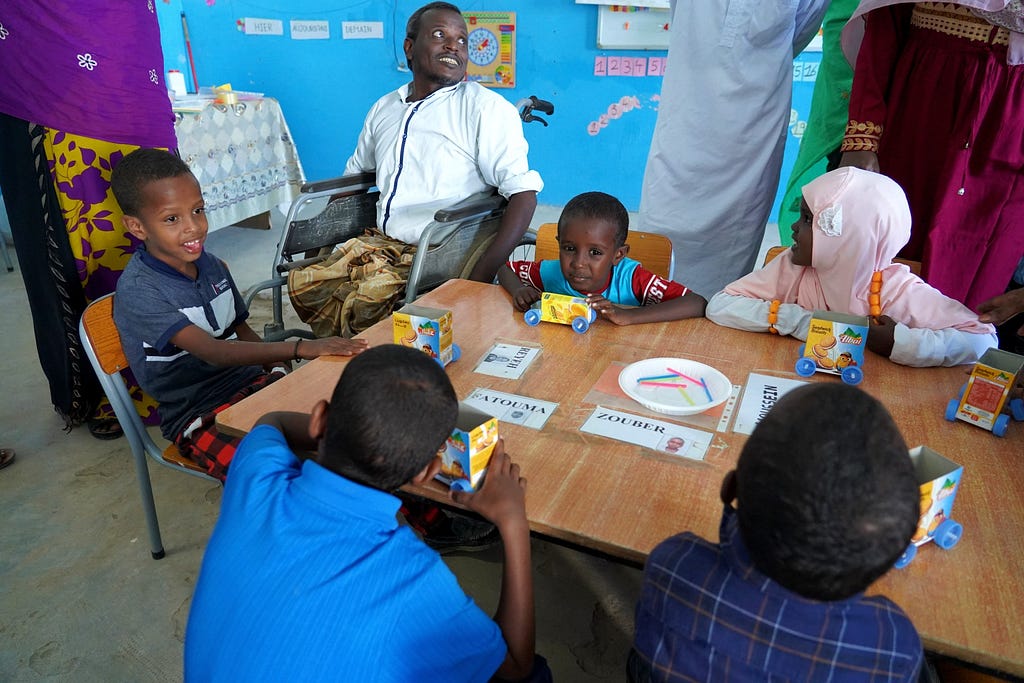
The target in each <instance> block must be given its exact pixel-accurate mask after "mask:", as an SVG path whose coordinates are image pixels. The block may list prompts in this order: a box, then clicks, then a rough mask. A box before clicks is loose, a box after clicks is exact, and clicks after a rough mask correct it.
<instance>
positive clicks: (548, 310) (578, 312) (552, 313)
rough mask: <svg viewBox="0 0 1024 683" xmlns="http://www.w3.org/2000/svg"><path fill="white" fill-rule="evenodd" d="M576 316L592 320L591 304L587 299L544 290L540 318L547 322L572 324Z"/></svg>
mask: <svg viewBox="0 0 1024 683" xmlns="http://www.w3.org/2000/svg"><path fill="white" fill-rule="evenodd" d="M576 318H584V319H586V320H588V321H589V320H590V306H588V305H587V300H586V299H584V298H582V297H578V296H569V295H568V294H553V293H551V292H544V293H543V294H542V295H541V298H540V319H541V320H543V321H545V322H552V323H561V324H563V325H572V321H573V320H575V319H576Z"/></svg>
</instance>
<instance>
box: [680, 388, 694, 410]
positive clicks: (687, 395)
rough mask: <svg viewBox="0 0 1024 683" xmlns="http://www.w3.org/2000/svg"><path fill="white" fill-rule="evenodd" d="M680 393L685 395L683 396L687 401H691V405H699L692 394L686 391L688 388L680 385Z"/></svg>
mask: <svg viewBox="0 0 1024 683" xmlns="http://www.w3.org/2000/svg"><path fill="white" fill-rule="evenodd" d="M679 393H680V394H682V395H683V398H685V399H686V402H687V403H689V404H690V405H691V406H692V405H697V404H696V403H694V402H693V399H692V398H690V395H689V394H688V393H686V389H683V388H682V387H680V388H679Z"/></svg>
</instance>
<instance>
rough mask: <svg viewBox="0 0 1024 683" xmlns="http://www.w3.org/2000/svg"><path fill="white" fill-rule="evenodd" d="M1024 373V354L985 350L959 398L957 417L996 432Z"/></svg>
mask: <svg viewBox="0 0 1024 683" xmlns="http://www.w3.org/2000/svg"><path fill="white" fill-rule="evenodd" d="M1022 372H1024V356H1019V355H1017V354H1015V353H1010V352H1009V351H1000V350H999V349H989V350H988V351H986V352H985V353H984V354H982V356H981V358H980V359H979V360H978V362H977V363H975V364H974V369H973V370H972V371H971V377H970V379H968V380H967V388H966V390H965V391H964V393H963V396H961V397H960V405H959V406H958V407H957V410H956V417H957V418H958V419H961V420H963V421H964V422H970V423H971V424H974V425H977V426H979V427H983V428H985V429H987V430H989V431H990V432H991V431H993V427H994V426H995V423H996V420H997V419H998V418H999V415H1000V413H1002V411H1003V406H1005V405H1006V402H1007V401H1008V400H1009V398H1010V391H1011V390H1012V389H1013V387H1014V384H1015V383H1016V381H1017V378H1018V377H1019V376H1020V375H1021V373H1022ZM947 416H948V415H947ZM950 419H952V418H950Z"/></svg>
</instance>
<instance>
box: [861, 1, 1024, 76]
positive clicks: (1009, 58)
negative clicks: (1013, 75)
mask: <svg viewBox="0 0 1024 683" xmlns="http://www.w3.org/2000/svg"><path fill="white" fill-rule="evenodd" d="M915 1H916V0H861V3H860V4H859V5H858V6H857V10H856V11H855V12H854V13H853V16H852V17H850V21H848V22H847V23H846V26H844V27H843V33H842V38H841V40H842V44H843V54H845V55H846V61H848V62H849V63H850V64H851V65H853V66H856V65H857V53H858V52H859V51H860V44H861V41H863V40H864V18H865V17H864V15H866V14H867V13H868V12H870V11H871V10H874V9H878V8H879V7H887V6H888V5H897V4H903V3H906V2H915ZM956 4H958V5H963V6H964V7H969V8H971V9H976V10H982V11H983V12H1002V11H1003V10H1004V9H1006V6H1007V5H1008V4H1010V0H956ZM1021 28H1024V26H1022V27H1021ZM1006 63H1007V64H1010V65H1011V66H1016V65H1018V64H1024V33H1022V32H1021V31H1020V30H1011V31H1010V46H1009V48H1008V49H1007V52H1006Z"/></svg>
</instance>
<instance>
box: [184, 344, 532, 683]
mask: <svg viewBox="0 0 1024 683" xmlns="http://www.w3.org/2000/svg"><path fill="white" fill-rule="evenodd" d="M457 415H458V400H457V398H456V396H455V391H454V390H453V389H452V385H451V383H450V382H449V380H448V377H447V375H445V373H444V370H443V369H442V368H441V366H440V365H438V364H437V363H436V362H435V361H433V360H431V359H430V358H429V357H428V356H427V355H426V354H424V353H422V352H420V351H417V350H415V349H409V348H405V347H402V346H396V345H391V344H389V345H385V346H378V347H375V348H372V349H369V350H368V351H366V352H364V353H362V354H360V355H359V356H357V357H356V358H355V359H353V360H352V361H351V362H350V363H349V364H348V366H347V367H346V368H345V370H344V372H343V373H342V375H341V378H340V380H339V381H338V384H337V386H336V387H335V389H334V393H333V395H332V397H331V401H330V403H329V404H328V403H327V402H326V401H320V402H319V403H318V404H317V405H316V406H314V408H313V410H312V414H310V415H305V414H298V413H270V414H268V415H265V416H264V417H263V418H261V419H260V420H259V421H258V422H257V425H256V427H255V428H254V429H253V430H252V432H251V433H250V434H249V435H248V436H246V437H245V439H243V441H242V443H241V445H240V446H239V448H238V452H237V454H236V456H235V461H234V464H233V465H232V469H231V477H230V478H229V479H228V481H227V483H226V484H225V487H224V498H223V501H222V503H221V511H220V518H219V519H218V521H217V525H216V527H215V528H214V531H213V536H212V537H211V538H210V543H209V545H208V546H207V548H206V554H205V556H204V557H203V564H202V568H201V570H200V573H199V579H198V582H197V584H196V590H195V595H194V596H193V599H192V607H191V612H190V614H189V620H188V628H187V631H186V634H185V680H186V681H216V680H268V681H289V680H294V681H318V680H345V681H377V682H383V683H387V682H394V683H398V682H408V683H419V682H420V681H450V682H458V681H488V680H521V679H525V680H529V681H533V682H536V683H541V682H543V681H550V680H551V679H550V670H549V669H548V668H547V665H546V663H545V662H544V660H543V658H542V657H539V656H537V657H535V655H534V603H533V580H532V576H531V573H530V572H531V564H530V533H529V526H528V524H527V520H526V507H525V493H526V480H525V479H522V478H521V477H520V476H519V467H518V466H517V465H514V464H512V461H511V460H510V459H509V457H508V456H507V455H506V454H505V452H504V446H503V443H502V442H501V441H499V443H498V446H496V448H495V451H494V455H493V457H492V459H491V462H490V466H489V468H488V470H487V474H486V476H485V479H484V483H483V485H482V486H481V487H480V489H479V490H478V491H477V492H476V493H464V492H456V493H453V494H452V498H453V500H455V501H456V502H457V503H460V504H462V505H464V506H466V507H467V508H469V509H470V510H473V511H475V512H477V513H479V514H480V515H482V516H483V517H484V518H486V519H487V520H489V521H491V522H493V523H494V524H495V525H496V526H497V527H498V530H499V532H500V533H501V537H502V540H503V541H504V546H505V567H504V571H503V574H502V587H501V597H500V599H499V602H498V607H497V612H496V614H495V617H494V620H491V619H490V618H489V617H488V616H487V615H486V614H484V612H483V611H481V609H480V608H479V607H478V606H477V605H476V604H475V603H474V602H473V600H472V599H470V598H469V597H468V596H467V595H466V594H465V593H464V592H463V591H462V589H461V588H460V587H459V584H458V582H457V581H456V579H455V576H453V575H452V573H451V571H449V569H448V568H447V566H445V564H444V562H443V561H442V560H441V558H440V556H439V555H438V554H437V552H435V551H434V550H431V549H430V548H428V547H427V546H426V545H425V544H424V543H423V542H422V541H421V540H419V539H418V538H417V537H416V534H415V533H414V532H413V530H412V528H410V527H408V526H405V525H401V524H399V522H398V521H397V519H396V515H397V513H398V508H399V506H400V504H401V501H400V500H399V499H398V498H396V497H395V496H394V495H392V492H393V491H394V490H395V489H397V488H398V487H400V486H402V485H404V484H409V483H411V484H421V483H424V482H427V481H429V480H431V479H432V478H433V477H434V475H435V474H436V473H437V472H438V470H439V468H440V459H439V458H438V457H437V451H438V448H439V447H440V446H441V445H442V444H444V442H445V440H446V439H447V438H448V436H449V435H450V434H451V430H452V428H453V427H454V426H455V419H456V416H457ZM499 677H500V678H499Z"/></svg>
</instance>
